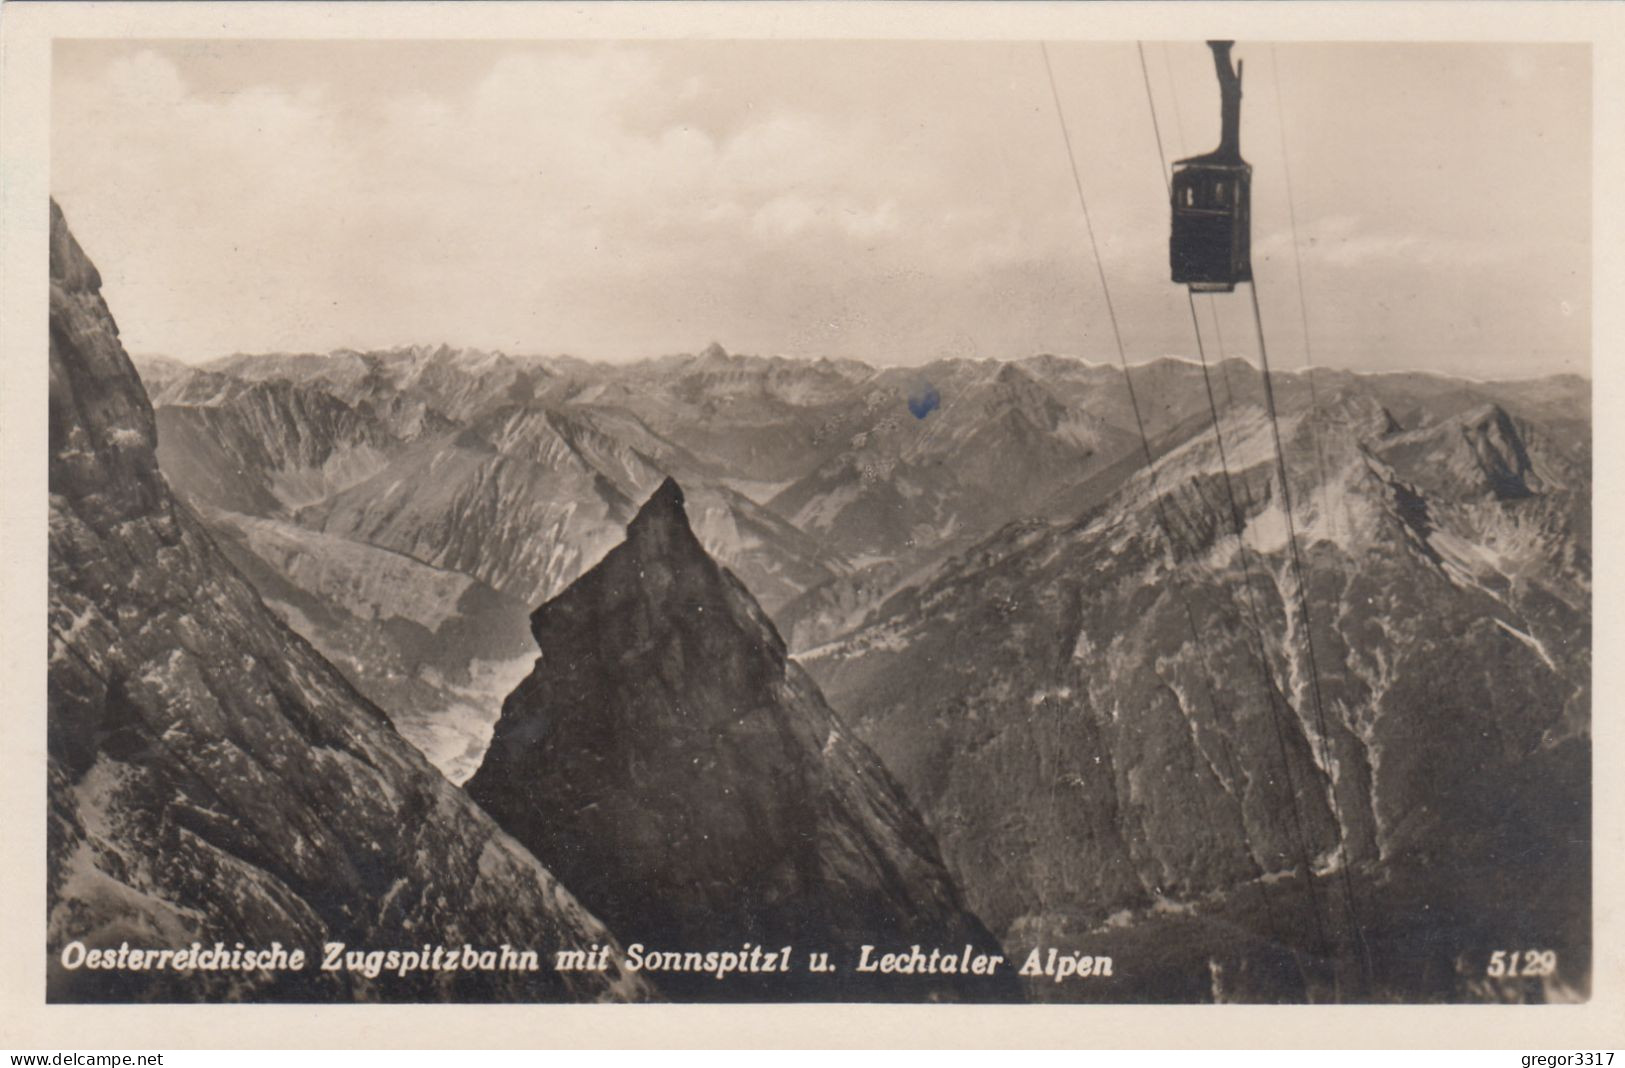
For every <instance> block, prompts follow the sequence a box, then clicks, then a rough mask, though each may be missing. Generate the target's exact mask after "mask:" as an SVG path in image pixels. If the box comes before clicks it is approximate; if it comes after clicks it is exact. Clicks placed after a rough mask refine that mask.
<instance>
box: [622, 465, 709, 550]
mask: <svg viewBox="0 0 1625 1068" xmlns="http://www.w3.org/2000/svg"><path fill="white" fill-rule="evenodd" d="M683 504H684V502H683V488H682V487H681V486H679V485H678V484H677V480H676V479H674V478H671V477H669V476H668V477H667V478H666V479H665V480H664V481H663V482H661V483H660V485H659V487H657V488H656V489H655V491H654V493H652V494H650V495H649V499H648V500H647V501H644V502H643V507H642V508H640V509H638V514H637V515H636V516H635V517H633V519H632V522H631V523H630V524H629V525H628V526H627V528H626V542H627V544H628V545H635V546H639V547H643V546H649V547H652V548H654V549H655V551H657V552H663V551H665V550H667V549H668V548H671V547H673V546H675V545H682V546H683V547H684V548H693V549H695V550H699V551H701V552H703V551H704V550H702V549H700V543H699V539H697V538H696V537H695V536H694V530H693V528H692V527H690V526H689V523H688V513H687V512H686V511H685V510H684V507H683Z"/></svg>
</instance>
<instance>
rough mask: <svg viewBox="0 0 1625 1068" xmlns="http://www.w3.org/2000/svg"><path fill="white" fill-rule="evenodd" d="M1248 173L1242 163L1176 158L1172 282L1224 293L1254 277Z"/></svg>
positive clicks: (1170, 242) (1199, 289)
mask: <svg viewBox="0 0 1625 1068" xmlns="http://www.w3.org/2000/svg"><path fill="white" fill-rule="evenodd" d="M1252 176H1253V169H1252V168H1251V167H1250V166H1248V165H1247V164H1246V163H1237V164H1227V163H1211V162H1202V161H1200V160H1181V161H1179V162H1178V163H1176V164H1174V180H1173V201H1174V202H1173V218H1174V227H1173V236H1172V237H1171V238H1170V239H1169V242H1168V250H1169V257H1170V259H1171V261H1172V266H1173V272H1174V281H1175V282H1180V283H1183V284H1185V285H1188V286H1190V287H1191V289H1192V291H1194V292H1197V293H1228V292H1230V291H1231V290H1233V289H1235V288H1236V283H1237V282H1250V281H1252V277H1253V267H1252V247H1251V245H1252V223H1251V219H1250V218H1249V212H1248V205H1249V202H1250V198H1249V195H1248V194H1249V188H1250V186H1251V183H1252Z"/></svg>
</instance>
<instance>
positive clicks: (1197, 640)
mask: <svg viewBox="0 0 1625 1068" xmlns="http://www.w3.org/2000/svg"><path fill="white" fill-rule="evenodd" d="M1039 48H1040V50H1041V52H1042V55H1043V58H1044V69H1045V73H1046V75H1047V77H1048V80H1049V86H1050V94H1051V96H1052V98H1053V100H1054V104H1055V114H1056V118H1057V120H1058V121H1059V124H1060V127H1061V137H1062V140H1063V142H1064V144H1065V147H1066V153H1067V163H1068V166H1069V167H1070V169H1071V172H1072V182H1073V188H1074V190H1075V191H1076V193H1077V196H1078V203H1079V206H1080V207H1081V209H1082V211H1083V218H1084V227H1085V230H1086V232H1087V233H1088V236H1089V246H1090V251H1091V254H1092V257H1093V259H1094V262H1095V270H1096V274H1097V276H1098V278H1099V280H1100V285H1101V292H1102V295H1103V297H1104V299H1105V304H1106V311H1107V316H1108V318H1109V320H1110V322H1111V326H1112V337H1113V340H1114V342H1115V344H1116V347H1117V355H1118V361H1119V364H1120V365H1121V367H1122V369H1123V380H1124V383H1125V385H1126V386H1127V388H1128V395H1129V404H1130V407H1131V408H1132V410H1133V413H1134V422H1135V427H1136V429H1137V431H1138V433H1139V438H1140V447H1141V450H1142V453H1143V455H1144V457H1145V462H1146V473H1147V480H1148V482H1149V485H1150V490H1151V495H1152V500H1153V503H1154V505H1155V511H1156V515H1157V521H1158V525H1159V526H1160V527H1161V528H1162V533H1163V537H1164V538H1165V539H1166V541H1167V543H1168V551H1169V557H1170V564H1171V565H1177V563H1178V542H1177V540H1176V539H1175V537H1174V534H1173V528H1172V524H1171V523H1170V521H1169V519H1168V515H1167V511H1166V505H1165V502H1164V500H1163V496H1162V492H1161V489H1160V487H1159V486H1158V485H1157V470H1156V461H1155V458H1154V456H1153V453H1152V450H1151V444H1150V438H1149V435H1148V434H1147V432H1146V429H1145V421H1144V418H1143V416H1142V414H1141V410H1140V406H1139V400H1138V397H1137V395H1136V393H1135V390H1134V378H1133V375H1132V374H1131V373H1130V372H1129V367H1128V356H1127V352H1126V348H1125V346H1124V344H1123V336H1122V331H1121V329H1120V327H1119V325H1118V321H1117V315H1116V311H1115V309H1114V306H1113V304H1112V299H1111V288H1110V284H1109V283H1108V281H1107V279H1106V271H1105V267H1104V265H1103V262H1102V260H1101V256H1100V248H1099V243H1098V241H1097V240H1096V237H1095V231H1094V222H1093V218H1092V216H1091V214H1090V212H1089V201H1088V198H1087V197H1086V196H1085V194H1084V191H1083V179H1082V176H1081V174H1080V173H1079V171H1078V164H1077V156H1076V153H1075V152H1074V150H1073V147H1072V137H1071V133H1070V130H1069V128H1068V126H1067V122H1066V111H1065V108H1064V107H1063V106H1062V104H1061V97H1060V91H1059V89H1058V88H1057V86H1056V82H1055V71H1054V67H1053V65H1052V64H1051V63H1050V58H1049V48H1048V46H1047V45H1045V44H1044V43H1043V42H1040V43H1039ZM1192 307H1193V311H1194V305H1193V306H1192ZM1198 336H1200V331H1198ZM1209 398H1210V400H1211V398H1212V392H1211V388H1210V389H1209ZM1204 500H1205V498H1204ZM1175 575H1177V570H1173V571H1171V573H1170V577H1171V578H1173V581H1174V583H1175V585H1176V588H1177V585H1178V579H1177V578H1174V576H1175ZM1178 596H1179V599H1180V602H1181V605H1182V606H1183V609H1184V616H1185V622H1186V625H1187V627H1188V628H1189V632H1190V638H1191V643H1192V647H1193V648H1194V649H1196V650H1198V655H1199V656H1200V657H1201V658H1202V662H1203V664H1202V668H1203V669H1202V671H1201V672H1200V673H1199V674H1200V677H1201V679H1202V683H1203V687H1204V689H1205V690H1206V692H1207V697H1208V702H1209V705H1210V707H1212V708H1213V709H1214V711H1215V712H1217V710H1218V707H1219V703H1218V699H1217V696H1216V695H1215V694H1214V692H1213V687H1212V682H1211V677H1210V676H1211V671H1212V667H1211V663H1210V662H1209V661H1208V658H1207V655H1206V649H1207V646H1206V643H1204V642H1203V641H1202V640H1201V636H1200V633H1199V631H1198V628H1197V626H1196V617H1195V613H1194V612H1193V611H1192V609H1191V605H1190V601H1189V599H1188V598H1187V597H1186V596H1185V595H1184V592H1183V590H1181V591H1180V592H1179V594H1178ZM1260 652H1261V656H1260V663H1261V664H1265V663H1267V662H1266V661H1265V660H1264V659H1263V657H1262V649H1261V650H1260ZM1266 670H1267V668H1266ZM1269 685H1270V686H1273V683H1269ZM1270 706H1271V708H1272V710H1273V709H1274V703H1273V697H1270ZM1215 722H1217V720H1215ZM1272 722H1276V721H1275V720H1274V718H1273V717H1272ZM1276 726H1277V729H1278V728H1279V724H1278V723H1276ZM1221 737H1222V734H1221ZM1277 740H1278V742H1280V744H1281V746H1282V749H1283V759H1285V757H1284V746H1285V743H1284V741H1281V735H1280V734H1277ZM1231 755H1232V756H1233V754H1231ZM1230 763H1231V764H1232V766H1235V761H1234V760H1232V761H1231V762H1230ZM1288 793H1289V796H1290V797H1291V799H1292V807H1293V811H1294V814H1295V815H1296V813H1297V795H1296V790H1295V789H1293V788H1292V786H1291V783H1290V775H1289V776H1288ZM1209 822H1210V828H1211V817H1209ZM1297 824H1298V831H1299V835H1298V842H1299V845H1300V848H1301V849H1302V851H1303V856H1304V861H1303V863H1304V864H1305V883H1306V885H1307V886H1308V887H1309V891H1308V892H1309V894H1310V896H1311V899H1312V900H1314V893H1315V891H1314V887H1313V882H1314V880H1313V868H1312V865H1311V864H1310V861H1309V853H1308V845H1307V839H1306V838H1305V836H1304V835H1303V829H1302V823H1301V819H1299V820H1298V821H1297ZM1243 833H1245V830H1244V831H1243ZM1258 886H1259V888H1260V890H1261V892H1262V893H1263V894H1264V901H1265V911H1266V916H1267V917H1268V922H1269V923H1270V926H1271V928H1272V930H1274V929H1275V923H1274V916H1273V911H1272V910H1271V907H1270V904H1269V896H1268V891H1267V890H1266V889H1264V884H1263V883H1262V882H1259V883H1258ZM1312 915H1313V918H1314V922H1315V928H1316V934H1317V937H1318V939H1319V942H1318V944H1319V946H1320V947H1326V946H1328V945H1329V940H1328V938H1327V934H1326V929H1325V925H1324V921H1323V919H1322V915H1321V909H1320V908H1319V907H1318V906H1317V907H1314V908H1313V909H1312ZM1276 942H1277V944H1278V945H1284V944H1285V943H1284V942H1283V941H1282V940H1281V939H1280V938H1279V937H1277V938H1276ZM1300 967H1301V963H1300Z"/></svg>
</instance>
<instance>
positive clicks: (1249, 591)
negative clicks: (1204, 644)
mask: <svg viewBox="0 0 1625 1068" xmlns="http://www.w3.org/2000/svg"><path fill="white" fill-rule="evenodd" d="M1135 48H1136V49H1137V50H1138V51H1139V56H1140V74H1141V76H1142V78H1143V80H1144V82H1145V99H1146V105H1147V108H1148V109H1149V112H1150V115H1151V131H1152V133H1153V134H1154V135H1155V137H1156V142H1157V159H1158V162H1159V164H1160V165H1161V173H1162V176H1163V187H1164V189H1165V190H1166V191H1167V192H1168V194H1169V197H1170V201H1171V199H1172V193H1173V190H1172V187H1171V185H1170V183H1169V181H1168V156H1167V152H1166V151H1165V150H1164V148H1163V143H1162V124H1161V123H1160V122H1159V121H1158V119H1157V104H1156V98H1155V97H1154V96H1153V94H1152V92H1151V73H1150V70H1149V69H1148V67H1147V65H1146V62H1145V46H1144V44H1143V43H1141V42H1139V41H1136V42H1135ZM1185 301H1186V304H1187V306H1188V307H1189V308H1190V314H1191V329H1192V331H1193V332H1194V333H1195V335H1196V352H1197V356H1198V358H1199V360H1200V362H1201V366H1202V385H1203V387H1204V389H1205V391H1206V393H1207V406H1208V415H1209V417H1210V418H1211V420H1212V424H1213V439H1214V442H1215V444H1216V445H1217V446H1218V454H1219V470H1220V472H1221V473H1222V475H1223V477H1224V492H1225V497H1226V498H1227V500H1228V503H1229V505H1230V519H1231V525H1232V527H1233V528H1234V530H1235V534H1236V549H1237V553H1238V554H1239V556H1240V558H1241V566H1242V582H1243V588H1244V589H1245V590H1246V604H1247V609H1248V615H1249V616H1250V617H1251V623H1252V629H1253V636H1254V640H1255V641H1256V642H1257V645H1258V666H1259V671H1260V675H1261V681H1262V684H1263V690H1264V701H1265V707H1266V708H1267V709H1268V710H1269V719H1270V726H1271V728H1272V729H1273V733H1274V736H1275V742H1276V747H1277V749H1278V751H1279V755H1280V758H1281V768H1282V772H1283V775H1284V777H1285V780H1286V788H1287V796H1288V798H1289V799H1290V802H1291V803H1290V810H1291V813H1292V825H1293V831H1294V837H1295V838H1296V840H1297V843H1298V846H1299V850H1300V856H1299V863H1300V864H1301V865H1302V868H1303V876H1304V885H1305V888H1306V890H1307V893H1308V897H1309V907H1310V911H1311V915H1312V916H1313V917H1314V921H1315V928H1316V934H1317V936H1318V938H1319V947H1320V948H1321V949H1324V948H1326V947H1327V945H1328V940H1327V937H1326V929H1325V923H1324V921H1323V919H1322V908H1321V904H1320V900H1319V897H1318V895H1317V893H1316V891H1315V880H1314V864H1313V862H1312V859H1311V855H1310V851H1309V844H1308V835H1307V834H1306V832H1305V831H1304V824H1303V815H1302V812H1301V811H1300V809H1299V806H1298V793H1297V785H1296V783H1294V781H1293V778H1292V764H1291V760H1290V758H1289V756H1288V753H1287V745H1286V735H1285V732H1284V731H1283V730H1282V728H1281V719H1280V717H1281V710H1280V709H1279V708H1278V707H1277V704H1276V700H1275V695H1276V692H1277V687H1276V685H1275V679H1274V673H1273V672H1272V671H1271V670H1270V666H1269V652H1268V648H1269V647H1268V643H1267V641H1266V639H1265V632H1264V624H1263V618H1262V613H1261V612H1260V611H1259V608H1258V595H1257V591H1256V590H1255V588H1254V586H1253V570H1252V561H1251V557H1250V555H1249V553H1248V549H1247V538H1246V527H1247V524H1246V520H1245V519H1244V518H1243V516H1242V511H1241V506H1240V504H1239V503H1238V502H1237V500H1236V491H1235V483H1234V480H1233V479H1232V477H1231V474H1230V460H1229V457H1228V455H1227V453H1226V451H1225V445H1224V432H1223V430H1222V429H1221V428H1220V421H1219V408H1218V403H1217V401H1216V399H1215V397H1214V392H1213V378H1212V375H1211V374H1210V373H1209V370H1208V362H1207V349H1206V346H1205V345H1204V344H1203V342H1202V326H1201V320H1200V319H1199V318H1198V317H1197V314H1196V298H1195V296H1194V294H1192V293H1191V291H1190V290H1189V289H1186V290H1185ZM1217 317H1218V315H1217V310H1216V309H1215V313H1214V318H1215V320H1217ZM1233 410H1234V409H1233V406H1232V412H1233ZM1238 615H1239V613H1238ZM1260 885H1262V884H1260ZM1278 941H1279V939H1278Z"/></svg>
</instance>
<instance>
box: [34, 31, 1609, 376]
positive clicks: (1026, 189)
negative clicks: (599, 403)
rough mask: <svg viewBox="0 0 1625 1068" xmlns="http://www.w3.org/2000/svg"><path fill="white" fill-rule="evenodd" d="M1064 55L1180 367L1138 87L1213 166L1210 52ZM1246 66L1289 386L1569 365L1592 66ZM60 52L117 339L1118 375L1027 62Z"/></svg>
mask: <svg viewBox="0 0 1625 1068" xmlns="http://www.w3.org/2000/svg"><path fill="white" fill-rule="evenodd" d="M1048 48H1049V57H1050V60H1051V64H1052V66H1053V69H1054V72H1055V79H1056V88H1057V92H1058V95H1059V98H1060V101H1061V106H1062V109H1063V110H1064V113H1065V116H1066V122H1067V124H1068V127H1069V131H1070V134H1071V139H1072V144H1073V148H1074V150H1075V158H1076V162H1077V165H1078V168H1079V173H1080V178H1081V182H1082V185H1083V188H1084V193H1085V196H1086V198H1087V201H1088V207H1089V213H1090V220H1091V221H1092V222H1093V226H1094V230H1095V234H1096V237H1097V239H1098V242H1099V248H1100V257H1101V261H1100V262H1101V266H1102V268H1103V270H1104V274H1105V276H1106V281H1107V285H1109V287H1110V296H1111V302H1112V305H1113V307H1114V308H1115V310H1116V313H1117V319H1118V324H1119V328H1120V334H1121V338H1122V343H1123V347H1124V350H1125V354H1126V356H1127V358H1128V359H1129V360H1130V361H1131V362H1140V361H1143V360H1147V359H1152V358H1156V357H1159V356H1163V355H1194V354H1195V351H1196V340H1195V338H1196V335H1195V332H1194V331H1193V328H1192V323H1191V319H1190V313H1189V310H1188V307H1187V305H1186V301H1185V296H1184V291H1183V289H1181V288H1180V287H1177V286H1175V285H1174V284H1173V283H1172V282H1171V281H1170V280H1169V278H1168V265H1167V230H1168V204H1167V198H1166V193H1165V189H1164V184H1163V182H1164V178H1163V175H1164V173H1165V167H1164V164H1163V162H1162V160H1161V158H1160V157H1159V148H1158V142H1157V137H1156V135H1155V133H1154V127H1153V122H1152V116H1153V111H1152V109H1151V107H1149V106H1148V101H1147V86H1146V79H1147V76H1149V82H1150V90H1151V98H1152V100H1153V101H1154V106H1155V117H1156V120H1157V124H1158V126H1160V130H1161V136H1162V140H1163V142H1164V146H1163V151H1164V154H1165V155H1166V157H1167V159H1168V160H1170V161H1171V160H1173V159H1176V158H1179V157H1181V156H1184V155H1194V154H1197V153H1200V152H1204V151H1207V150H1208V149H1210V148H1212V147H1213V146H1214V145H1215V144H1216V143H1217V140H1218V118H1219V117H1218V89H1217V82H1216V80H1215V78H1214V73H1213V65H1212V61H1211V58H1210V56H1209V53H1208V51H1207V49H1206V48H1205V46H1203V45H1202V44H1201V43H1200V42H1195V41H1182V42H1169V43H1162V42H1147V43H1145V44H1144V45H1143V50H1144V51H1143V54H1144V58H1145V61H1146V65H1145V72H1144V73H1142V68H1141V61H1140V57H1141V51H1140V50H1139V49H1138V48H1137V47H1136V44H1135V42H1132V41H1125V42H1089V43H1080V42H1067V43H1054V44H1050V45H1049V46H1048ZM1235 56H1236V58H1238V59H1240V60H1242V61H1243V63H1244V74H1243V90H1244V99H1243V107H1242V113H1243V118H1242V144H1241V147H1242V152H1243V154H1244V155H1245V156H1246V157H1247V159H1248V160H1249V161H1250V162H1251V163H1252V164H1253V167H1254V184H1253V217H1254V223H1253V226H1254V229H1253V265H1254V274H1255V276H1256V279H1257V284H1258V294H1259V300H1260V304H1261V306H1262V308H1263V315H1264V324H1265V333H1266V337H1267V339H1268V344H1269V352H1270V358H1271V361H1272V363H1274V364H1276V365H1279V366H1283V367H1294V366H1301V365H1302V364H1303V363H1304V362H1305V361H1306V360H1312V361H1313V363H1314V364H1315V365H1317V366H1336V367H1348V368H1353V369H1357V370H1390V369H1422V370H1433V371H1439V372H1445V373H1452V374H1462V375H1467V376H1470V377H1475V378H1497V377H1521V376H1526V375H1533V374H1541V373H1549V372H1556V371H1570V372H1579V373H1589V370H1590V334H1591V326H1590V316H1591V297H1590V292H1591V235H1592V224H1591V151H1592V149H1591V80H1590V77H1591V76H1590V53H1589V48H1588V46H1584V45H1522V44H1484V45H1480V44H1410V43H1407V44H1359V43H1346V44H1303V43H1290V44H1286V43H1283V44H1279V45H1273V46H1272V45H1271V44H1269V43H1267V42H1266V43H1256V42H1248V41H1242V42H1238V44H1237V46H1236V48H1235ZM53 64H54V65H53V97H52V108H53V113H52V130H51V137H52V177H51V181H52V189H53V194H54V195H55V196H56V198H57V200H58V201H59V203H60V204H61V205H62V207H63V209H64V211H65V212H66V213H67V217H68V220H69V223H70V225H71V226H72V227H73V228H74V232H75V234H76V235H77V236H78V237H79V240H80V243H81V244H82V245H83V246H84V247H85V249H86V251H87V252H88V253H89V254H90V256H91V258H92V259H93V260H94V261H95V262H96V264H97V266H98V267H99V269H100V271H101V274H102V278H103V282H104V295H105V296H106V297H107V300H108V303H109V305H110V307H111V308H112V310H113V313H114V315H115V316H116V318H117V320H118V322H119V325H120V328H121V332H122V336H123V339H124V342H125V345H126V347H127V348H128V349H129V350H130V351H131V352H133V353H138V354H164V355H169V356H172V357H175V358H178V359H182V360H187V361H191V362H196V361H202V360H207V359H211V358H214V357H217V356H221V355H226V354H229V353H233V352H265V351H328V350H331V349H334V348H340V347H353V348H363V349H365V348H384V347H391V346H395V345H403V344H419V343H423V344H427V343H439V342H442V341H445V342H449V343H451V344H454V345H464V346H475V347H481V348H496V349H501V350H503V351H507V352H513V353H571V354H574V355H578V356H582V357H586V358H591V359H603V360H614V361H619V360H627V359H634V358H640V357H645V356H653V355H660V354H665V353H671V352H681V351H697V350H698V349H699V348H701V347H702V346H704V345H705V344H707V343H708V342H710V341H713V340H715V341H718V342H720V343H721V344H722V345H724V346H725V347H726V348H728V349H729V350H731V351H734V352H755V353H763V354H774V353H782V354H785V355H792V356H804V357H818V356H831V357H853V358H857V359H862V360H866V361H868V362H870V363H875V364H916V363H921V362H925V361H928V360H932V359H936V358H940V357H975V358H983V357H997V358H1015V357H1021V356H1027V355H1031V354H1034V353H1039V352H1059V353H1071V354H1077V355H1081V356H1085V357H1088V358H1091V359H1099V360H1115V359H1116V358H1117V347H1116V337H1115V335H1114V332H1113V330H1112V328H1111V324H1110V319H1109V317H1108V315H1107V311H1106V301H1105V296H1104V293H1103V291H1102V287H1101V283H1100V279H1099V276H1098V273H1097V270H1096V266H1095V260H1094V258H1093V254H1092V252H1091V249H1090V243H1089V239H1088V236H1087V231H1086V229H1085V219H1084V214H1083V211H1082V209H1081V207H1080V204H1079V202H1078V197H1077V193H1076V191H1075V190H1074V187H1073V183H1072V176H1071V172H1070V170H1069V168H1068V161H1067V153H1066V148H1065V145H1064V142H1063V139H1062V135H1061V126H1060V124H1059V122H1058V119H1057V114H1056V108H1055V103H1054V99H1053V98H1052V95H1051V91H1050V86H1049V83H1048V81H1047V80H1046V75H1045V66H1044V57H1043V53H1042V52H1041V50H1040V46H1039V45H1038V44H1037V43H1036V42H1004V41H999V42H991V41H989V42H976V41H969V42H914V41H874V42H865V41H801V42H797V41H646V40H640V41H635V42H614V41H605V42H592V41H578V42H495V41H491V42H480V41H456V42H450V41H448V42H424V41H392V42H385V41H376V42H366V41H315V42H312V41H151V40H147V41H96V40H61V41H58V43H57V45H56V49H55V53H54V58H53ZM1283 149H1284V150H1283ZM1289 176H1290V195H1289V183H1288V177H1289ZM1294 218H1295V222H1296V234H1297V240H1296V241H1294V236H1293V222H1294ZM1294 252H1296V253H1297V254H1298V258H1297V262H1295V257H1294ZM1300 264H1301V275H1302V282H1303V290H1302V296H1303V300H1302V301H1301V303H1300V300H1299V288H1298V277H1299V270H1298V268H1299V266H1300ZM1199 308H1200V315H1201V322H1202V327H1201V329H1202V337H1203V341H1204V343H1205V344H1206V346H1207V352H1208V355H1209V356H1212V355H1215V354H1217V353H1218V352H1219V351H1221V344H1220V338H1221V337H1222V351H1223V352H1225V353H1226V354H1228V355H1240V356H1250V355H1251V354H1252V353H1254V352H1255V345H1256V339H1255V335H1254V330H1253V325H1252V311H1251V305H1250V303H1249V302H1248V298H1247V296H1246V294H1245V292H1244V291H1242V290H1238V291H1237V292H1236V293H1234V294H1228V295H1221V296H1218V297H1216V298H1213V299H1212V300H1211V301H1209V300H1208V299H1206V298H1202V299H1200V300H1199ZM1305 322H1307V324H1308V330H1307V333H1306V331H1305V329H1304V325H1305Z"/></svg>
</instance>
